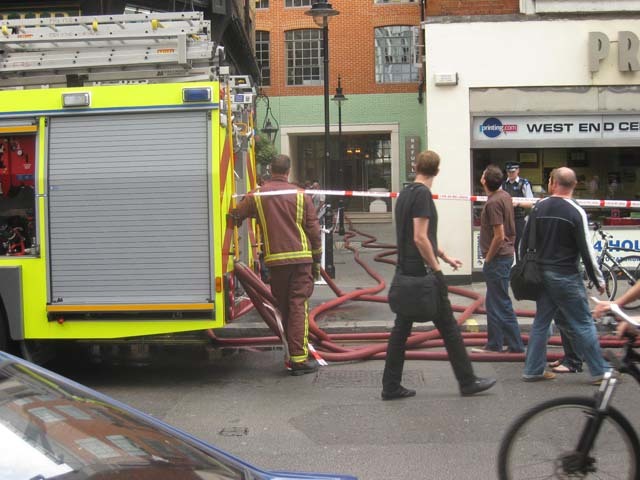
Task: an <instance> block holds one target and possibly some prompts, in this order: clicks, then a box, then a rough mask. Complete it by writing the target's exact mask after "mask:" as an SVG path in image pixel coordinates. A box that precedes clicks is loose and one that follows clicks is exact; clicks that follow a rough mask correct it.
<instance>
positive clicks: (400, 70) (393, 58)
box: [373, 25, 421, 85]
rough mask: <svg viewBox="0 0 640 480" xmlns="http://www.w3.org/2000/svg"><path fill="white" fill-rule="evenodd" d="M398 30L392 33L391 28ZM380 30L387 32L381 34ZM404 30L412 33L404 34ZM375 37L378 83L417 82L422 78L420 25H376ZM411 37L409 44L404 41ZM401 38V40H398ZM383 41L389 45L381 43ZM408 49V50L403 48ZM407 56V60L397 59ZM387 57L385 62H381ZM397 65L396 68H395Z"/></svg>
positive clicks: (375, 65) (375, 61)
mask: <svg viewBox="0 0 640 480" xmlns="http://www.w3.org/2000/svg"><path fill="white" fill-rule="evenodd" d="M395 29H402V30H398V31H397V33H396V34H391V35H389V33H390V30H395ZM379 32H381V33H382V32H384V33H385V34H384V35H382V34H380V35H379ZM404 32H407V33H409V34H410V35H408V36H407V35H403V33H404ZM373 37H374V72H375V81H376V84H380V85H381V84H388V83H417V82H418V81H419V79H420V68H421V63H420V27H418V26H416V25H385V26H380V27H375V28H374V32H373ZM406 39H409V40H410V43H409V45H407V46H405V45H403V43H402V42H403V41H404V40H406ZM398 40H399V41H398ZM382 42H386V43H388V45H384V44H381V43H382ZM403 49H406V50H407V51H406V52H403V51H402V50H403ZM404 56H406V57H407V61H397V59H398V58H400V57H404ZM381 59H385V61H384V62H380V60H381ZM394 66H395V68H394Z"/></svg>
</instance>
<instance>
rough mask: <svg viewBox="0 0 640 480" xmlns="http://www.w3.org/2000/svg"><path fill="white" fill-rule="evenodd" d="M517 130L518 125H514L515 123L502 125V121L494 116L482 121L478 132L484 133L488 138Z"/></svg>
mask: <svg viewBox="0 0 640 480" xmlns="http://www.w3.org/2000/svg"><path fill="white" fill-rule="evenodd" d="M517 131H518V125H515V124H505V125H503V124H502V122H501V121H500V120H499V119H497V118H495V117H489V118H487V119H486V120H485V121H484V122H482V125H480V132H481V133H484V134H485V135H486V136H487V137H489V138H496V137H497V136H499V135H500V134H501V133H504V134H505V135H506V134H507V132H517Z"/></svg>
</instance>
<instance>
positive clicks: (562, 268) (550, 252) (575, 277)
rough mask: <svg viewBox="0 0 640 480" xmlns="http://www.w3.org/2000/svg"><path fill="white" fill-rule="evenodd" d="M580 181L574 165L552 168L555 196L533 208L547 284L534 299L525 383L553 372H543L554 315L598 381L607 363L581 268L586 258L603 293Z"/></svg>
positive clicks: (523, 247) (537, 245) (523, 245)
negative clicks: (576, 196)
mask: <svg viewBox="0 0 640 480" xmlns="http://www.w3.org/2000/svg"><path fill="white" fill-rule="evenodd" d="M576 184H577V180H576V174H575V172H574V171H573V170H571V169H570V168H566V167H561V168H557V169H555V170H553V171H552V172H551V176H550V177H549V192H550V193H551V194H552V195H551V196H550V197H547V198H545V199H544V200H541V201H539V202H538V203H537V204H536V206H535V207H534V209H535V212H536V215H535V222H536V238H535V248H536V250H537V263H538V265H539V267H540V270H541V273H542V280H543V282H542V283H543V288H542V292H541V293H540V296H539V298H538V299H537V300H536V316H535V319H534V321H533V326H532V327H531V334H530V336H529V345H528V347H527V356H526V361H525V367H524V375H523V376H522V379H523V380H524V381H527V382H533V381H537V380H549V379H552V378H554V377H555V375H554V374H553V373H552V372H548V371H545V358H546V353H547V338H548V336H549V325H550V324H551V320H552V319H553V318H554V317H555V318H556V321H557V322H558V326H559V327H560V328H561V329H562V331H563V333H564V334H565V335H567V336H568V337H569V340H570V342H571V345H572V346H573V347H574V348H575V350H576V352H577V354H578V355H579V356H580V357H581V358H583V359H584V361H585V362H586V363H587V365H588V366H589V371H590V373H591V376H592V377H593V381H594V382H598V381H599V380H600V379H601V378H602V375H603V374H604V372H605V370H607V369H608V368H609V366H608V364H607V362H606V361H605V360H604V358H603V357H602V352H601V351H600V345H599V343H598V336H597V333H596V328H595V325H594V323H593V318H592V316H591V312H590V309H589V302H588V300H587V291H586V287H585V285H584V281H583V278H582V274H581V273H580V271H579V268H578V262H579V260H580V258H582V262H583V263H584V266H585V269H586V272H587V274H588V275H589V278H590V279H591V280H592V281H593V283H594V284H595V285H597V286H598V290H599V291H600V293H602V292H604V279H603V278H602V273H601V272H600V270H599V269H598V267H597V263H596V258H595V254H594V252H593V249H592V247H591V244H590V242H589V231H588V223H587V215H586V213H585V212H584V210H583V209H582V208H581V207H580V206H579V205H578V204H577V203H576V202H575V201H573V200H572V196H573V190H574V189H575V186H576ZM530 227H531V226H530V225H529V222H527V225H526V226H525V230H524V233H523V236H522V243H521V253H524V252H525V251H526V250H527V248H528V247H529V245H528V243H529V236H528V234H529V228H530ZM558 313H560V315H557V314H558Z"/></svg>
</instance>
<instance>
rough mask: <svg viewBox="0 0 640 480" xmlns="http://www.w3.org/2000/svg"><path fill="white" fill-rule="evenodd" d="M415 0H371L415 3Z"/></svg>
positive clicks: (374, 0)
mask: <svg viewBox="0 0 640 480" xmlns="http://www.w3.org/2000/svg"><path fill="white" fill-rule="evenodd" d="M416 2H417V0H373V3H416Z"/></svg>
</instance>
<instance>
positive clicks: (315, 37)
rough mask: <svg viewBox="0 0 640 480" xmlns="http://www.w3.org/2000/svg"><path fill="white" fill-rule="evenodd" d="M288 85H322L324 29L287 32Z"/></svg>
mask: <svg viewBox="0 0 640 480" xmlns="http://www.w3.org/2000/svg"><path fill="white" fill-rule="evenodd" d="M285 50H286V65H287V85H322V78H323V77H322V76H323V67H322V61H323V56H322V30H318V29H308V30H291V31H288V32H285Z"/></svg>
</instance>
